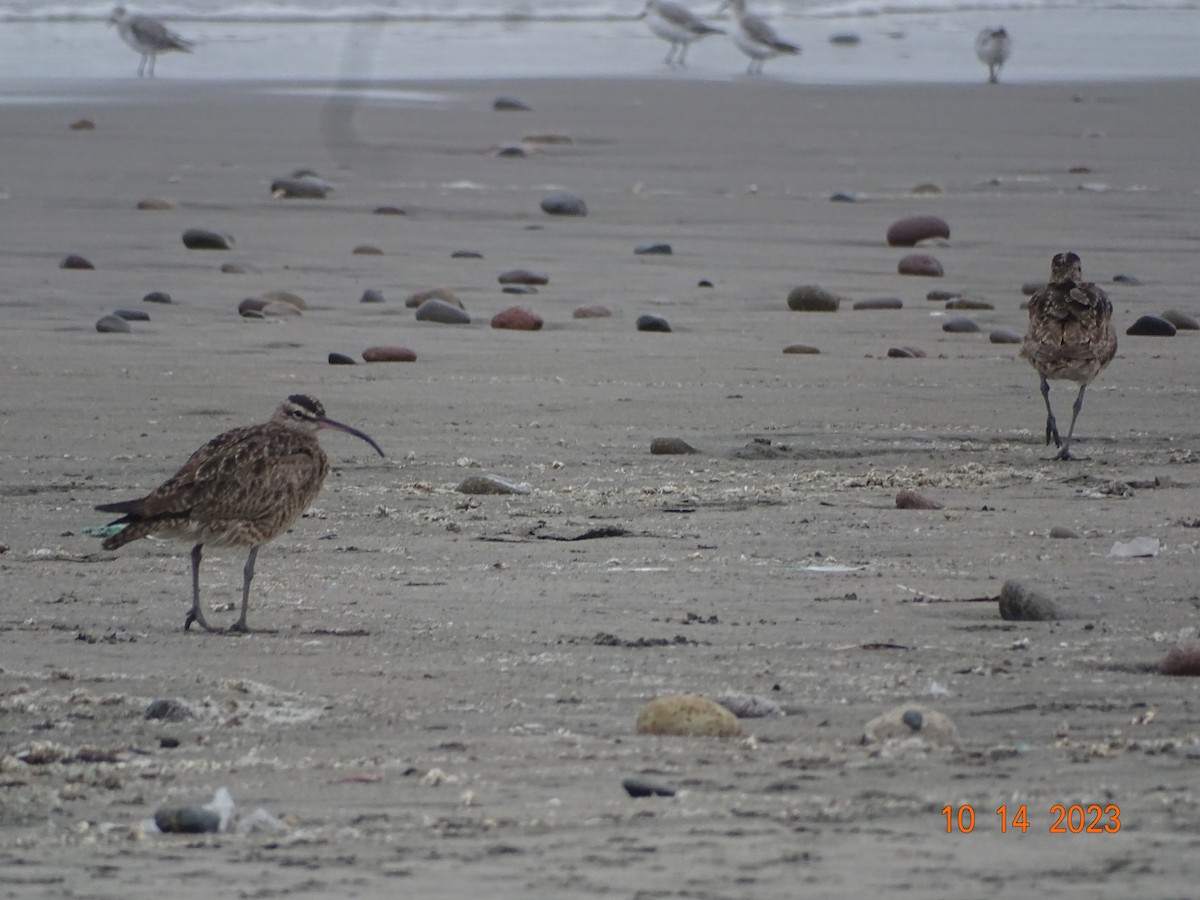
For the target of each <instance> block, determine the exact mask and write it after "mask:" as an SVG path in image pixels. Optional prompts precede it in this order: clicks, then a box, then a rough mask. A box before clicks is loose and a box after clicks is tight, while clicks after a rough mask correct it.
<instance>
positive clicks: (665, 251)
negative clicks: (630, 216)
mask: <svg viewBox="0 0 1200 900" xmlns="http://www.w3.org/2000/svg"><path fill="white" fill-rule="evenodd" d="M674 252H675V251H674V250H672V249H671V245H670V244H666V243H663V242H661V241H656V242H653V243H649V244H638V245H637V246H636V247H634V248H633V253H634V255H635V256H671V255H672V254H673V253H674Z"/></svg>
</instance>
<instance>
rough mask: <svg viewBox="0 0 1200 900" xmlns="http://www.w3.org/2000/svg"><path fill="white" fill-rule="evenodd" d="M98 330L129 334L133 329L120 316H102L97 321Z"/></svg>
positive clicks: (107, 332)
mask: <svg viewBox="0 0 1200 900" xmlns="http://www.w3.org/2000/svg"><path fill="white" fill-rule="evenodd" d="M96 330H97V331H99V332H100V333H101V334H128V333H129V332H130V331H132V330H133V329H132V328H130V327H129V323H128V322H126V321H125V320H124V319H122V318H121V317H120V316H101V317H100V318H99V319H98V320H97V321H96Z"/></svg>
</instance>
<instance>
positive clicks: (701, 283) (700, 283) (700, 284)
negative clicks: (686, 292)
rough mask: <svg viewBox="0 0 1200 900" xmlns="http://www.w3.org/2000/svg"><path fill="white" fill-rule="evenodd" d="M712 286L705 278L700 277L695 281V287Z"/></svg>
mask: <svg viewBox="0 0 1200 900" xmlns="http://www.w3.org/2000/svg"><path fill="white" fill-rule="evenodd" d="M712 286H713V283H712V282H711V281H709V280H708V279H707V278H701V279H700V280H699V281H697V282H696V287H702V288H710V287H712Z"/></svg>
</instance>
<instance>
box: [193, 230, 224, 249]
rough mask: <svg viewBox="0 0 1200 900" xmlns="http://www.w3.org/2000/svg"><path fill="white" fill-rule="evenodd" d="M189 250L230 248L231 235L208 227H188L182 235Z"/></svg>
mask: <svg viewBox="0 0 1200 900" xmlns="http://www.w3.org/2000/svg"><path fill="white" fill-rule="evenodd" d="M182 239H183V246H185V247H187V248H188V249H189V250H232V249H233V236H232V235H229V234H226V233H225V232H223V231H213V230H211V229H209V228H189V229H187V231H185V232H184V233H183V235H182Z"/></svg>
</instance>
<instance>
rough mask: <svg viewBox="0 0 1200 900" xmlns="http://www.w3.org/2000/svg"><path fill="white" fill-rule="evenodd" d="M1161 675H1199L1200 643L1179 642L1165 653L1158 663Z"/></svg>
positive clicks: (1190, 641) (1191, 641)
mask: <svg viewBox="0 0 1200 900" xmlns="http://www.w3.org/2000/svg"><path fill="white" fill-rule="evenodd" d="M1158 671H1159V673H1160V674H1162V675H1186V676H1193V677H1194V676H1196V675H1200V641H1197V640H1194V639H1193V640H1187V641H1181V642H1180V643H1178V644H1176V645H1175V646H1174V647H1172V648H1171V649H1170V650H1168V651H1167V654H1166V656H1164V657H1163V658H1162V659H1161V660H1160V661H1159V663H1158Z"/></svg>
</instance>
